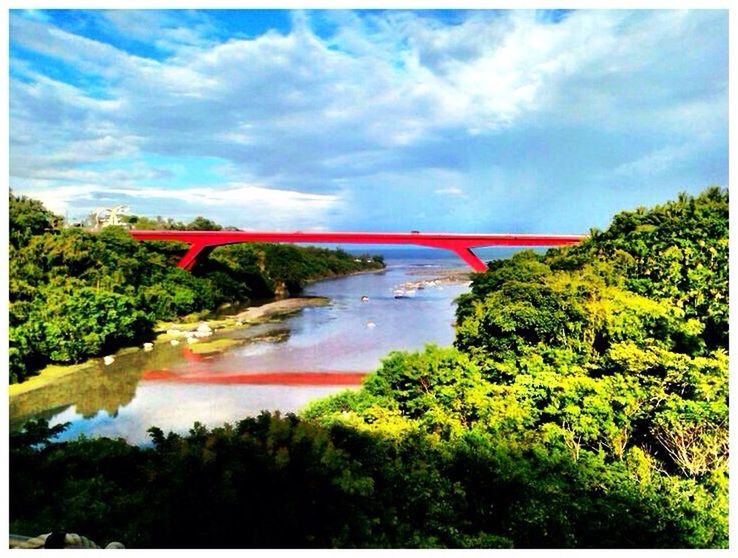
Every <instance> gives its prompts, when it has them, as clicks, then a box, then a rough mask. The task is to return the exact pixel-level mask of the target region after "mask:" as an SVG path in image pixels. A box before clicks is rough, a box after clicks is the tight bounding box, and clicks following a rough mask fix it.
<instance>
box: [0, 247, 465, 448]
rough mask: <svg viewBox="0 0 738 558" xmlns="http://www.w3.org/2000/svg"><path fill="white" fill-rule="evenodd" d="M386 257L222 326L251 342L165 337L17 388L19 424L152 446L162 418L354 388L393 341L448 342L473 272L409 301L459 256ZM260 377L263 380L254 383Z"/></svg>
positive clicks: (415, 344)
mask: <svg viewBox="0 0 738 558" xmlns="http://www.w3.org/2000/svg"><path fill="white" fill-rule="evenodd" d="M384 255H385V263H386V269H385V270H383V271H381V272H373V273H365V274H358V275H352V276H349V277H343V278H339V279H331V280H325V281H320V282H317V283H313V284H311V285H309V286H308V287H306V289H305V295H308V296H324V297H328V298H329V299H330V304H328V305H326V306H318V307H308V308H304V309H302V310H301V311H299V313H297V314H296V315H293V316H291V317H288V318H286V319H283V320H281V321H275V322H273V323H265V324H261V325H257V326H252V327H249V328H244V329H242V330H237V331H235V332H230V333H228V334H225V335H230V336H240V337H243V338H247V339H249V341H247V342H245V343H244V344H242V345H240V346H238V347H236V348H233V349H230V350H228V351H225V352H223V353H221V354H216V355H209V356H202V355H199V356H198V355H194V354H192V352H191V351H189V350H188V348H187V345H186V344H181V345H179V346H171V345H169V344H162V345H157V346H156V347H155V349H154V350H153V351H150V352H144V351H142V350H139V351H135V352H131V353H130V354H127V355H122V356H119V357H118V358H117V359H116V362H115V363H114V364H112V365H110V366H104V365H102V364H101V363H99V362H97V363H95V364H93V365H91V366H89V367H88V369H86V370H84V371H82V372H80V373H75V374H72V375H70V376H67V377H65V378H62V379H60V380H59V381H57V382H54V383H53V384H51V385H49V386H47V387H44V388H40V389H37V390H34V391H32V392H29V393H28V394H24V395H19V396H16V397H15V398H14V399H12V400H11V404H10V427H11V430H13V429H17V428H19V427H20V426H21V425H22V424H23V422H25V421H26V420H27V419H29V418H31V417H45V418H47V419H48V420H49V423H50V424H51V425H55V424H60V423H70V425H69V427H68V429H67V430H66V431H65V432H64V433H63V434H62V435H61V436H60V437H59V439H60V440H64V439H71V438H76V437H78V436H80V435H86V436H108V437H121V438H124V439H126V440H127V441H128V442H130V443H135V444H146V443H147V442H148V435H147V432H146V431H147V429H148V428H149V427H150V426H153V425H155V426H158V427H159V428H161V429H162V430H164V431H165V432H167V431H174V432H178V433H184V432H187V430H189V428H191V427H192V425H193V423H194V422H195V421H198V422H200V423H202V424H204V425H206V426H208V427H214V426H218V425H222V424H223V423H225V422H234V421H237V420H239V419H241V418H244V417H246V416H250V415H256V414H258V413H259V412H260V411H262V410H279V411H281V412H283V413H284V412H297V411H299V410H300V409H301V408H302V407H304V406H305V405H306V404H307V403H308V402H310V401H312V400H314V399H317V398H320V397H324V396H326V395H329V394H331V393H334V392H337V391H340V390H343V389H356V387H353V388H352V387H351V386H347V385H346V384H354V385H355V386H356V385H357V384H358V382H359V381H360V377H361V375H363V374H366V373H369V372H371V371H373V370H375V369H376V368H377V367H378V366H379V365H380V364H381V359H382V358H383V357H384V356H386V355H387V354H388V353H389V352H390V351H392V350H419V349H422V348H423V346H424V345H425V344H426V343H436V344H438V345H450V344H451V343H452V341H453V335H454V330H453V321H454V312H455V304H454V299H455V298H456V297H457V296H458V295H459V294H461V293H462V292H465V291H466V290H467V289H468V282H467V283H460V282H456V283H453V284H448V283H447V284H442V283H441V284H426V285H425V288H422V289H419V290H416V291H415V293H414V295H413V296H411V297H409V298H400V299H398V298H395V296H394V293H393V290H394V289H396V288H397V287H399V286H402V285H403V284H405V283H408V282H415V283H417V282H419V281H429V280H432V279H434V278H435V277H438V276H439V275H442V274H443V273H444V272H447V270H449V269H459V268H462V267H463V264H462V262H461V261H460V260H458V259H457V258H455V257H454V256H453V255H446V253H445V252H442V251H437V250H423V249H419V250H387V251H385V252H384ZM363 297H366V299H364V300H362V298H363ZM266 373H269V375H265V374H266ZM329 374H330V375H331V376H329ZM255 375H256V376H260V377H261V380H260V382H254V379H255ZM183 377H187V378H188V381H186V382H184V381H181V378H183ZM333 378H335V382H334V381H333ZM178 379H180V380H179V381H178Z"/></svg>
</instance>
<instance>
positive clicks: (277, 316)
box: [8, 296, 330, 400]
mask: <svg viewBox="0 0 738 558" xmlns="http://www.w3.org/2000/svg"><path fill="white" fill-rule="evenodd" d="M328 304H330V300H329V299H328V298H326V297H312V296H310V297H307V296H306V297H291V298H283V299H279V300H275V301H273V302H268V303H266V304H262V305H261V306H253V307H249V308H247V309H246V310H243V311H241V312H239V313H238V314H234V315H232V316H227V317H225V318H219V319H214V320H197V321H192V322H185V321H183V322H159V323H158V324H157V326H156V328H155V330H154V332H155V333H157V336H156V338H155V339H154V340H153V341H152V343H153V345H154V347H156V345H161V344H164V343H169V342H171V341H172V340H173V339H177V340H178V341H179V340H181V341H182V342H183V344H184V345H185V346H188V347H189V348H190V349H192V350H193V352H196V353H200V354H203V353H205V354H212V353H217V352H223V351H224V350H226V349H229V348H231V347H233V346H235V345H239V344H243V343H245V342H248V339H241V340H239V339H234V338H229V337H220V336H217V334H221V333H229V332H233V331H237V330H240V329H248V328H250V327H253V326H256V325H260V324H263V323H268V322H270V321H281V320H283V319H285V318H288V317H289V316H291V315H293V314H295V313H297V312H299V311H300V310H302V309H303V308H309V307H315V306H327V305H328ZM202 324H207V325H208V327H209V328H210V330H211V331H212V336H208V337H206V338H204V339H197V340H196V341H195V342H193V343H192V344H188V343H187V341H186V339H187V334H189V333H193V332H195V331H197V329H198V327H201V326H202ZM143 350H144V349H143V347H142V346H139V345H137V346H131V347H124V348H122V349H120V350H118V351H116V352H115V353H113V354H112V355H111V356H113V357H121V356H125V355H128V354H131V353H135V352H138V351H143ZM153 350H156V349H155V348H154V349H153ZM102 360H103V357H93V358H89V359H87V360H85V361H84V362H80V363H76V364H49V365H47V366H46V367H44V368H42V369H41V370H40V371H39V373H38V374H36V375H35V376H31V377H30V378H28V379H27V380H25V381H24V382H21V383H18V384H9V385H8V396H9V398H10V400H12V399H13V398H15V397H17V396H20V395H23V394H26V393H29V392H31V391H35V390H37V389H42V388H45V387H48V386H50V385H52V384H54V383H55V382H57V381H59V380H61V379H62V378H66V377H67V376H70V375H72V374H77V373H79V372H82V371H84V370H87V369H88V368H90V367H97V366H99V365H100V362H101V361H102Z"/></svg>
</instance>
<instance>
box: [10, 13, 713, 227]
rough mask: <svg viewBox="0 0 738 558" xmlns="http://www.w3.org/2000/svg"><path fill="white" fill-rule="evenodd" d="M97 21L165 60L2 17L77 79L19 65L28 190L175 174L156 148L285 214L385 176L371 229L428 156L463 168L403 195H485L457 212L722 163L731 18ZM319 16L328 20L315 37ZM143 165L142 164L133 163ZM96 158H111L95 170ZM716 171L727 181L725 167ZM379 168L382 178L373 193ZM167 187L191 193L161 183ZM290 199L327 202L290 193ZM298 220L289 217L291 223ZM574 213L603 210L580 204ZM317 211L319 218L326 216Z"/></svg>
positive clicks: (331, 211)
mask: <svg viewBox="0 0 738 558" xmlns="http://www.w3.org/2000/svg"><path fill="white" fill-rule="evenodd" d="M100 18H101V19H99V21H102V22H103V23H101V25H103V24H104V25H107V27H106V31H107V32H111V30H113V31H117V32H118V33H122V34H125V36H126V38H127V39H129V40H131V41H135V42H138V43H140V44H145V45H149V46H153V47H154V48H155V50H157V52H159V54H160V55H161V56H160V57H159V58H160V59H158V60H154V59H151V58H144V57H142V56H141V55H140V54H138V55H134V54H131V53H130V52H126V51H125V50H122V49H121V48H117V47H115V46H113V45H112V44H107V43H105V42H103V41H102V40H99V39H94V38H90V37H99V35H94V34H93V35H90V36H89V37H84V36H82V35H81V34H75V33H73V32H71V31H69V30H62V29H61V28H58V27H55V26H54V25H53V24H52V23H49V22H44V21H39V18H36V19H35V20H31V19H29V18H27V17H25V18H24V17H19V16H17V15H13V16H11V33H10V38H11V41H12V42H13V44H16V45H19V46H21V47H23V48H24V49H26V50H30V51H34V52H37V53H39V54H42V55H44V56H46V57H51V58H52V59H55V60H58V61H60V62H62V63H63V64H64V65H66V66H67V67H70V68H75V71H77V72H78V73H81V74H82V77H80V76H71V74H65V72H64V71H60V72H58V73H57V74H55V75H53V76H52V75H46V73H45V71H44V68H42V67H37V66H36V65H35V62H34V60H32V59H25V58H23V57H22V56H20V57H18V56H19V55H14V56H13V58H12V59H11V68H12V69H13V70H14V72H15V73H14V74H12V75H11V80H10V91H11V94H10V101H11V159H10V160H11V174H12V176H13V177H14V179H15V180H16V181H17V183H16V184H15V185H14V187H16V188H17V189H18V190H19V191H20V188H21V187H23V186H24V185H28V184H32V183H33V181H34V180H44V181H46V182H45V184H47V185H48V187H55V185H57V184H59V183H65V184H67V185H68V186H67V188H72V187H76V186H75V185H74V184H72V182H73V181H79V182H80V183H84V184H87V185H88V190H89V189H90V188H93V186H90V184H94V185H95V186H94V191H95V192H98V193H100V192H101V191H102V190H103V187H102V185H103V184H107V183H116V181H118V182H117V183H119V184H120V183H122V184H124V185H128V186H136V185H137V184H139V183H140V182H142V181H144V180H148V179H150V178H151V177H155V176H162V177H163V176H164V175H165V173H163V171H165V170H166V169H162V168H152V167H151V166H150V165H149V163H148V162H147V156H150V155H153V156H165V157H169V158H174V159H177V158H181V160H182V161H183V163H182V164H184V165H186V164H187V161H190V160H192V159H194V158H201V157H208V158H215V159H217V160H218V161H222V163H220V164H219V166H218V168H220V169H223V175H224V181H226V182H230V183H233V181H235V182H236V183H239V184H243V183H246V184H260V185H261V186H259V187H258V189H257V190H251V189H248V188H251V187H247V189H246V190H243V189H241V190H238V189H236V190H234V191H237V192H240V193H239V194H233V195H235V196H236V198H233V199H230V202H231V203H237V202H238V200H239V199H244V200H252V202H253V203H261V201H263V202H264V203H267V204H269V203H272V202H274V203H273V204H272V205H270V206H269V207H270V208H274V210H275V211H278V210H277V209H276V206H277V205H278V204H277V202H276V201H274V200H278V199H279V200H281V201H280V203H283V204H285V206H286V207H290V208H291V209H292V211H293V214H292V215H291V217H292V218H293V219H298V216H297V213H298V211H299V208H300V207H302V206H303V204H304V205H305V207H308V208H312V209H311V211H313V212H314V215H315V216H317V215H320V218H321V219H325V220H329V221H331V222H338V221H337V220H336V218H335V215H336V214H335V212H336V211H338V208H339V207H347V206H345V205H343V206H342V205H340V203H339V202H340V201H341V200H343V201H348V200H355V199H361V200H362V201H363V203H364V204H366V202H367V200H366V198H365V197H363V193H358V192H356V191H355V190H356V189H367V188H380V189H381V191H382V192H386V194H387V195H386V198H387V200H386V201H380V202H378V204H377V207H375V208H372V214H374V215H375V218H374V220H373V221H372V223H374V224H377V226H379V225H378V223H379V221H380V220H382V219H384V220H385V221H386V222H392V221H393V220H395V221H396V220H398V219H399V218H400V216H396V215H394V214H393V209H394V207H393V205H392V203H393V202H392V197H393V194H394V196H395V197H397V196H400V197H401V196H404V195H405V192H406V191H407V184H408V177H417V176H425V174H424V173H425V170H426V169H432V170H433V172H435V171H436V170H438V171H439V172H440V176H443V177H444V178H445V177H447V176H451V177H453V178H452V179H453V182H440V184H453V186H442V187H439V186H438V184H439V182H433V181H427V182H424V183H423V184H421V185H419V186H418V189H417V190H415V189H414V190H413V191H414V197H411V198H410V201H408V206H409V205H410V202H411V201H412V202H414V203H418V202H417V200H418V199H420V198H421V196H422V193H423V192H425V193H434V192H435V193H436V194H439V196H430V197H435V198H437V200H438V201H437V202H436V203H437V204H438V205H437V206H432V202H431V201H428V198H425V199H424V202H423V203H428V204H431V206H430V207H429V208H427V209H426V210H424V213H426V214H427V215H430V216H431V217H429V219H432V215H433V213H434V211H438V212H443V211H445V210H446V209H447V208H446V207H444V206H443V205H442V201H444V200H445V202H448V201H449V200H451V199H458V198H462V197H463V196H464V195H470V196H471V195H472V192H473V195H474V198H475V199H476V200H477V205H476V206H475V207H470V208H468V209H466V212H467V213H466V214H462V209H461V206H459V209H458V211H459V212H460V213H459V215H458V216H457V217H456V220H457V221H461V220H462V219H463V218H468V219H471V217H469V216H470V215H471V213H472V212H473V211H477V212H481V213H483V214H485V215H489V212H488V211H486V210H483V208H484V206H485V204H486V206H488V207H495V208H497V207H498V206H497V204H498V199H499V197H500V196H504V195H509V194H511V193H512V194H513V195H514V196H515V199H518V200H523V199H527V200H528V201H529V202H530V205H531V206H535V205H536V203H537V201H538V199H539V198H541V197H542V194H541V191H540V190H541V188H549V189H554V191H556V192H558V195H560V196H563V195H581V192H582V191H583V190H584V189H586V187H587V184H588V183H589V182H590V181H589V178H590V177H591V176H593V175H597V176H606V175H612V176H615V177H621V178H622V177H625V176H628V177H633V178H637V177H643V178H646V177H649V176H654V175H655V174H660V175H661V176H662V177H663V179H664V181H666V180H668V179H674V181H675V185H674V188H681V187H683V186H684V184H683V183H682V184H676V182H678V179H679V175H675V174H674V172H672V171H673V170H674V169H673V168H672V166H671V162H672V161H673V160H678V161H679V162H680V168H683V169H689V176H690V177H694V176H703V175H704V180H705V182H706V183H707V182H714V181H715V178H714V175H715V171H714V169H715V168H718V169H719V168H722V167H721V166H720V161H722V159H719V158H718V163H717V164H716V163H715V162H711V166H710V168H709V169H707V170H705V171H704V172H703V171H701V170H700V164H701V162H700V156H701V155H702V154H704V153H706V152H720V150H722V149H723V148H724V146H725V145H727V124H726V119H727V69H726V68H727V48H726V44H727V17H726V15H725V14H724V13H722V12H714V11H696V12H682V11H598V10H595V11H584V12H575V13H573V14H571V15H569V16H568V17H567V18H565V19H564V20H563V21H561V22H560V23H556V24H552V23H550V22H545V21H541V18H538V17H536V14H535V13H534V12H512V13H509V14H504V15H499V14H495V13H491V12H475V13H470V14H468V15H467V16H465V17H464V18H461V20H460V21H459V22H456V23H454V24H450V23H448V22H445V21H442V20H440V19H435V18H427V17H423V16H419V15H417V14H414V13H412V12H393V11H389V12H382V13H381V14H370V15H364V16H358V15H357V14H354V13H351V12H320V13H319V14H318V15H310V16H306V15H303V14H298V15H297V16H296V17H295V18H294V23H293V29H292V31H291V32H290V33H288V34H284V35H283V34H280V33H277V32H275V31H271V32H268V33H265V34H263V35H260V36H257V37H255V38H250V39H245V38H236V37H232V38H230V39H226V40H216V39H215V38H214V37H215V36H216V35H215V33H214V31H215V29H216V27H217V25H215V24H214V22H212V21H210V20H209V19H208V18H207V17H204V16H200V15H198V14H196V13H195V14H190V13H187V14H184V15H183V14H181V13H179V12H148V11H143V12H138V11H112V12H105V13H103V14H102V15H101V16H100ZM316 18H324V19H325V20H326V21H329V22H330V23H332V24H334V25H337V28H336V32H335V33H334V34H333V35H332V36H330V37H321V36H319V35H317V34H316V33H314V32H313V31H312V28H311V25H313V24H314V23H315V19H316ZM162 53H163V54H162ZM70 72H71V70H70ZM65 77H66V78H67V81H68V83H67V82H65ZM540 138H545V140H543V141H542V140H541V139H540ZM503 154H504V155H503ZM137 158H138V165H139V167H138V168H136V169H130V168H129V167H130V165H131V160H136V159H137ZM100 162H105V163H106V165H105V169H109V170H101V169H100V168H90V165H91V164H94V163H100ZM116 164H118V165H119V168H117V169H116ZM147 166H149V170H150V172H151V173H152V174H148V175H147V174H146V167H147ZM723 167H724V168H725V170H724V172H723V174H720V171H718V173H717V174H718V175H719V176H718V179H719V178H721V177H722V176H724V177H725V178H726V179H727V163H726V164H725V165H723ZM493 168H494V169H501V170H500V171H499V172H500V175H501V176H503V177H506V178H505V180H503V181H502V182H500V183H498V186H496V187H495V188H486V189H485V188H483V187H481V186H478V185H477V184H475V183H474V179H475V177H478V176H485V175H486V174H489V172H491V171H490V169H493ZM521 169H522V170H521ZM523 171H524V172H523ZM116 172H117V173H118V174H117V175H116V174H115V173H116ZM433 172H431V173H430V174H433ZM495 172H497V171H495ZM577 172H578V173H579V174H577ZM444 173H445V174H444ZM521 173H522V174H521ZM670 173H671V174H670ZM711 173H712V174H711ZM170 174H171V173H170ZM521 176H522V178H521ZM684 176H687V175H684ZM105 177H107V178H108V179H109V180H107V181H106V180H105ZM514 177H517V178H518V179H519V180H518V181H517V182H516V181H515V180H513V178H514ZM381 180H389V181H391V182H389V183H385V184H382V186H381V187H379V186H377V184H378V182H379V181H381ZM38 184H40V183H38ZM603 184H604V182H603ZM663 184H666V182H664V183H663ZM97 185H100V186H97ZM175 187H176V188H175ZM602 187H603V188H604V187H605V186H602ZM659 187H661V188H667V186H665V185H662V186H659ZM239 188H240V187H239ZM175 190H176V191H178V192H184V193H183V194H182V196H181V197H180V198H175V197H172V196H167V195H164V193H163V192H168V191H175ZM217 190H218V188H215V187H212V188H210V187H209V188H208V189H207V192H199V191H197V190H196V189H193V188H192V187H191V186H190V187H189V188H185V189H181V185H179V184H173V186H172V189H171V190H168V189H164V188H162V192H159V194H157V196H158V197H156V196H155V197H154V198H151V199H157V200H161V201H160V203H162V204H163V203H164V201H163V200H169V202H170V203H172V204H173V205H172V211H174V208H175V207H176V208H177V210H180V211H182V212H189V210H190V209H191V208H192V207H193V206H195V205H196V202H195V201H194V200H195V198H198V196H199V198H198V199H200V200H201V202H202V200H203V199H205V198H204V197H202V196H201V194H202V195H203V196H204V195H205V194H207V195H206V196H205V197H207V199H212V200H216V201H214V202H213V203H212V207H213V208H216V207H217V208H218V211H221V212H226V211H227V208H228V205H229V201H228V200H226V198H223V197H222V196H226V197H227V196H228V195H231V194H221V195H220V196H221V197H218V196H219V194H217ZM457 190H458V191H457ZM39 191H40V190H39ZM90 191H92V190H90ZM226 191H228V190H227V189H226ZM269 191H274V192H278V193H276V194H273V195H271V196H268V195H267V192H269ZM63 192H67V193H69V195H70V196H71V198H70V199H78V198H77V197H75V196H77V194H78V192H77V191H76V190H69V189H67V190H64V189H62V190H60V191H57V192H55V193H54V194H53V195H52V197H54V199H55V200H57V202H59V200H60V199H61V197H60V196H62V195H63ZM140 192H141V193H142V195H144V193H145V192H149V193H150V190H140ZM279 192H290V194H289V195H287V194H280V193H279ZM298 194H299V195H306V196H310V195H317V196H318V198H316V199H312V198H304V199H300V201H299V202H298V197H297V196H298ZM359 194H361V195H359ZM193 196H194V197H193ZM239 196H242V197H239ZM280 196H282V198H280ZM285 196H286V197H285ZM325 196H329V197H328V198H326V197H325ZM330 196H333V197H330ZM339 197H340V199H339ZM543 197H545V196H543ZM269 200H271V201H269ZM59 203H60V202H59ZM202 203H205V202H202ZM521 203H522V202H521ZM177 204H178V205H177ZM290 204H293V205H290ZM294 204H296V205H294ZM208 207H210V206H208ZM525 207H528V205H525ZM270 210H271V209H270ZM162 213H166V211H163V210H162ZM288 213H289V212H282V213H280V215H284V219H285V222H288V220H289V218H290V215H288ZM222 214H223V215H226V214H227V213H222ZM183 215H184V213H183ZM341 218H342V219H347V218H348V219H349V220H350V219H351V218H352V216H351V215H349V216H345V215H344V216H342V217H341ZM580 218H581V219H590V218H592V212H591V211H588V210H586V208H585V209H583V210H582V212H581V216H580ZM280 219H282V217H280ZM312 222H313V223H314V225H315V226H318V223H317V217H316V218H314V219H313V221H312ZM475 222H477V221H475ZM322 224H323V225H324V224H325V223H324V222H323V223H322Z"/></svg>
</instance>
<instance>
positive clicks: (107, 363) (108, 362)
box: [103, 355, 115, 366]
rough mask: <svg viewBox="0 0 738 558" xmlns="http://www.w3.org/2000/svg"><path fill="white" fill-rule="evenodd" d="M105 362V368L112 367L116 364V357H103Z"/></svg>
mask: <svg viewBox="0 0 738 558" xmlns="http://www.w3.org/2000/svg"><path fill="white" fill-rule="evenodd" d="M103 362H104V363H105V366H110V365H111V364H113V363H114V362H115V357H112V356H110V355H108V356H105V357H103Z"/></svg>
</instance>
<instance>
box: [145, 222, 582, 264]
mask: <svg viewBox="0 0 738 558" xmlns="http://www.w3.org/2000/svg"><path fill="white" fill-rule="evenodd" d="M130 232H131V235H132V236H133V238H136V239H137V240H172V241H179V242H187V243H189V244H190V249H189V250H188V251H187V253H186V254H185V255H184V256H183V257H182V259H181V260H180V261H179V263H178V264H177V265H179V267H182V268H184V269H191V268H192V266H193V265H194V263H195V258H196V257H197V255H198V254H199V253H200V251H201V250H202V249H203V248H207V247H209V246H222V245H224V244H237V243H240V242H292V243H299V242H309V243H341V244H344V243H345V244H414V245H416V246H426V247H429V248H442V249H445V250H451V251H453V252H456V254H458V255H459V257H461V258H462V259H463V260H464V261H465V262H466V263H468V264H469V265H470V266H471V267H472V268H473V269H474V270H475V271H484V270H486V269H487V266H486V265H485V263H484V262H483V261H482V260H480V259H479V257H478V256H477V255H476V254H474V252H472V250H471V249H472V248H479V247H482V246H563V245H568V244H576V243H578V242H580V241H581V240H583V239H584V238H585V236H583V235H556V234H458V233H421V232H409V233H376V232H375V233H368V232H268V231H171V230H166V231H139V230H133V231H130Z"/></svg>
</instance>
